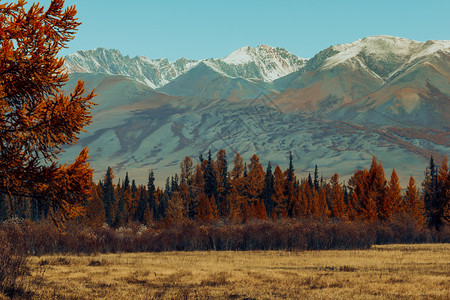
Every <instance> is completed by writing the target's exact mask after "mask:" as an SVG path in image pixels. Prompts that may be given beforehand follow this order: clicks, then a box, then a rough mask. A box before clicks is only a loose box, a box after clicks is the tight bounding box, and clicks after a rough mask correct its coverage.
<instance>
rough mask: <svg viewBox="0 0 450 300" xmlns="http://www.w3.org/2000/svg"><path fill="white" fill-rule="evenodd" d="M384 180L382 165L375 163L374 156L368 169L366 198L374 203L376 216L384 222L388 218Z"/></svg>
mask: <svg viewBox="0 0 450 300" xmlns="http://www.w3.org/2000/svg"><path fill="white" fill-rule="evenodd" d="M386 184H387V182H386V178H385V176H384V169H383V165H382V164H381V163H379V162H377V160H376V158H375V156H374V157H373V158H372V165H371V166H370V169H369V181H368V189H367V190H368V196H369V201H370V202H372V201H373V202H374V203H376V206H377V215H378V217H379V218H381V219H383V220H386V219H388V217H389V206H388V203H387V201H386V199H387V197H386V192H387V189H386V186H387V185H386Z"/></svg>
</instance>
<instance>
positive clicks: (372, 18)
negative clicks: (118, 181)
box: [30, 0, 450, 60]
mask: <svg viewBox="0 0 450 300" xmlns="http://www.w3.org/2000/svg"><path fill="white" fill-rule="evenodd" d="M30 2H33V1H30ZM40 3H41V4H44V5H45V6H46V7H48V4H49V3H50V0H45V1H40ZM67 5H76V7H77V10H78V17H79V19H80V21H81V22H82V23H83V24H82V25H81V26H80V28H79V31H78V33H77V35H76V37H75V40H73V41H72V42H70V44H69V49H66V50H64V51H62V52H61V53H60V54H62V55H66V54H69V53H73V52H75V51H77V50H88V49H94V48H96V47H105V48H113V49H118V50H120V51H121V52H122V54H124V55H130V56H131V57H133V56H136V55H144V56H147V57H149V58H162V57H166V58H169V60H175V59H177V58H180V57H186V58H192V59H201V58H211V57H212V58H218V57H224V56H226V55H228V54H229V53H231V52H232V51H234V50H236V49H237V48H240V47H242V46H245V45H249V46H258V45H260V44H266V45H270V46H277V47H283V48H285V49H287V50H288V51H290V52H292V53H294V54H296V55H298V56H300V57H304V58H309V57H312V56H313V55H315V54H316V53H317V52H319V51H320V50H323V49H325V48H327V47H328V46H330V45H335V44H340V43H347V42H352V41H355V40H357V39H359V38H363V37H366V36H371V35H380V34H383V35H394V36H399V37H405V38H410V39H414V40H418V41H426V40H450V18H449V12H450V1H449V0H426V1H415V0H409V1H404V0H390V1H386V0H376V1H375V0H372V1H363V0H348V1H346V0H340V1H338V0H334V1H332V0H325V1H318V0H316V1H265V0H260V1H249V0H248V1H245V0H240V1H236V0H227V1H213V0H194V1H186V0H185V1H181V0H180V1H171V0H166V1H164V0H160V1H153V0H152V1H149V0H147V1H146V0H129V1H123V0H121V1H118V0H66V6H67Z"/></svg>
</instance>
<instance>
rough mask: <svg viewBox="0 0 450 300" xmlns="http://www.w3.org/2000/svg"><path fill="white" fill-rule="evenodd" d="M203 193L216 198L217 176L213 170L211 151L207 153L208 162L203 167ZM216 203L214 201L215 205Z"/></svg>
mask: <svg viewBox="0 0 450 300" xmlns="http://www.w3.org/2000/svg"><path fill="white" fill-rule="evenodd" d="M204 178H205V194H206V196H207V197H208V198H211V196H214V198H215V199H216V201H217V199H218V196H217V178H216V173H215V172H214V162H213V160H212V158H211V151H209V153H208V163H207V165H206V169H205V174H204ZM217 204H218V203H216V206H218V205H217Z"/></svg>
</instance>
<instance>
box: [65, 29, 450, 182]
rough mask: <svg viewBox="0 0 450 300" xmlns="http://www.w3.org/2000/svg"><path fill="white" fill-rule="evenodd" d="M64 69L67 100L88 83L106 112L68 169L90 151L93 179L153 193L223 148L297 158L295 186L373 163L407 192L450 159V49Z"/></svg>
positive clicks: (252, 54)
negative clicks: (152, 184) (153, 184)
mask: <svg viewBox="0 0 450 300" xmlns="http://www.w3.org/2000/svg"><path fill="white" fill-rule="evenodd" d="M66 67H67V70H68V71H69V73H70V80H69V82H68V83H67V85H66V86H65V89H66V90H67V91H68V92H70V91H71V90H73V87H74V85H75V84H76V82H77V81H78V80H84V81H85V84H86V90H90V89H93V88H95V91H96V94H98V96H97V97H96V98H95V101H96V102H97V103H98V105H97V106H96V107H95V108H94V110H93V116H94V117H93V123H92V124H91V125H90V126H89V127H87V128H86V130H87V132H86V133H82V134H81V136H80V141H79V143H78V144H77V145H75V146H73V147H70V148H68V149H66V153H65V154H64V155H63V157H62V160H63V161H64V160H67V159H70V158H73V157H74V156H75V155H76V154H77V152H79V151H80V150H81V148H82V147H84V146H86V145H87V146H89V149H90V155H91V165H92V166H93V167H94V169H95V172H96V173H95V177H96V179H99V178H101V177H102V176H103V175H104V173H105V170H106V168H107V166H111V167H113V169H114V171H115V172H116V173H118V176H119V177H123V176H124V172H125V171H128V172H129V173H130V176H131V177H133V178H136V179H137V180H138V182H145V181H146V177H147V175H148V171H149V170H150V169H153V170H154V171H155V173H156V177H157V179H158V183H159V184H160V185H163V182H164V180H165V178H166V177H167V176H170V175H173V173H175V172H179V164H180V161H181V160H182V159H183V158H184V157H185V156H186V155H189V156H191V157H192V158H194V159H195V158H197V157H198V155H199V154H201V153H203V154H206V153H207V151H208V150H211V151H212V152H215V151H217V150H219V149H221V148H224V149H226V150H227V153H228V155H229V157H228V159H229V162H231V160H232V156H233V155H234V154H235V153H236V152H239V153H240V154H241V155H242V156H243V157H244V158H245V159H249V158H250V156H251V155H253V154H254V153H256V154H257V155H258V156H259V157H260V158H261V159H262V161H261V162H262V163H263V164H267V162H268V161H269V160H270V161H271V162H272V165H275V164H280V166H281V167H283V168H284V167H286V165H287V155H288V153H289V151H292V153H293V157H294V164H295V167H296V173H298V174H299V176H305V175H307V173H308V172H310V171H313V169H314V165H315V164H317V165H318V167H319V170H320V171H321V172H322V173H323V175H324V177H325V178H327V177H330V176H331V175H332V172H338V173H339V174H340V175H342V176H343V177H344V178H346V177H348V176H349V175H351V174H352V173H353V172H355V171H356V170H357V169H359V168H364V167H366V166H369V165H370V160H371V158H372V155H376V156H377V158H379V160H381V162H382V163H383V166H384V167H385V169H386V172H387V173H388V172H389V174H390V169H392V168H393V167H395V168H396V171H397V172H398V173H399V175H400V179H401V181H402V183H403V185H405V186H406V183H407V179H408V177H409V175H411V174H413V175H414V176H415V177H416V179H419V180H421V179H422V177H423V172H424V168H425V166H426V165H427V161H428V159H429V156H430V155H433V156H434V157H435V158H436V159H437V160H439V159H440V158H441V157H442V156H443V155H444V154H447V155H449V154H450V151H449V149H450V133H449V129H450V121H449V120H450V84H449V83H450V41H428V42H416V41H412V40H408V39H403V38H397V37H390V36H375V37H367V38H364V39H361V40H358V41H355V42H353V43H349V44H342V45H336V46H332V47H329V48H327V49H325V50H323V51H321V52H319V53H318V54H317V55H316V56H314V57H313V58H311V59H309V60H304V59H301V58H299V57H297V56H295V55H293V54H291V53H289V52H288V51H286V50H284V49H282V48H273V47H269V46H265V45H261V46H258V47H255V48H252V47H243V48H240V49H238V50H236V51H234V52H233V53H231V54H230V55H228V56H227V57H225V58H220V59H205V60H199V61H196V60H188V59H184V58H182V59H179V60H177V61H175V62H169V61H168V60H167V59H157V60H150V59H148V58H144V57H135V58H129V57H124V56H122V55H121V54H120V53H119V52H118V51H116V50H106V49H102V48H98V49H95V50H91V51H83V52H77V53H75V54H72V55H69V56H68V57H66ZM389 174H387V176H388V175H389Z"/></svg>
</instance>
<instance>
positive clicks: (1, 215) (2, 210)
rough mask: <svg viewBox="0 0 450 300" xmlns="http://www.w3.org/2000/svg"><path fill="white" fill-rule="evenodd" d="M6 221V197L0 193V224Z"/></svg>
mask: <svg viewBox="0 0 450 300" xmlns="http://www.w3.org/2000/svg"><path fill="white" fill-rule="evenodd" d="M7 219H8V206H7V205H6V195H5V194H1V193H0V223H1V222H3V221H5V220H7Z"/></svg>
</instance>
